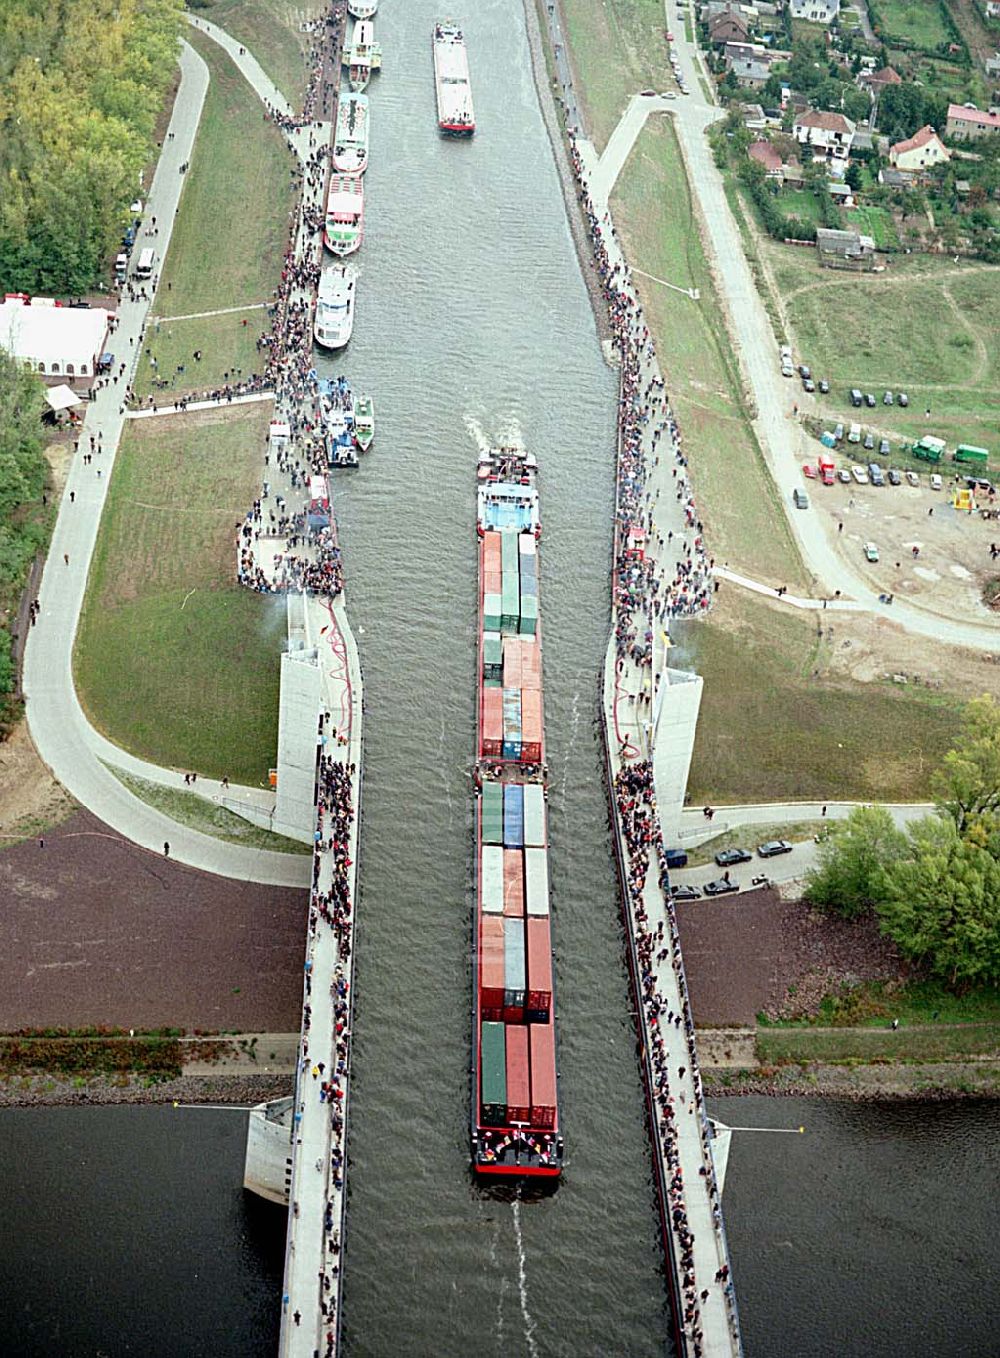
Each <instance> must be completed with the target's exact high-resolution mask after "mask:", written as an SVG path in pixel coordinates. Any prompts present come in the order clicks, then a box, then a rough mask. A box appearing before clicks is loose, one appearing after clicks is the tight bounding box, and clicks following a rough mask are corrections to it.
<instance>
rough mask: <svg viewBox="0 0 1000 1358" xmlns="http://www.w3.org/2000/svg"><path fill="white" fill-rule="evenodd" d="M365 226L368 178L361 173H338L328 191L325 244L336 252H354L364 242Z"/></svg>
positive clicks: (324, 227) (346, 253)
mask: <svg viewBox="0 0 1000 1358" xmlns="http://www.w3.org/2000/svg"><path fill="white" fill-rule="evenodd" d="M364 230H365V181H364V179H363V178H361V177H360V176H355V175H349V174H335V175H331V177H330V187H329V189H328V190H327V195H326V221H325V223H324V226H323V244H324V245H325V246H326V248H327V249H328V250H329V251H330V252H331V253H332V254H335V255H341V256H343V255H351V254H353V253H354V251H355V250H357V249H358V247H359V246H360V245H361V241H362V239H363V237H364Z"/></svg>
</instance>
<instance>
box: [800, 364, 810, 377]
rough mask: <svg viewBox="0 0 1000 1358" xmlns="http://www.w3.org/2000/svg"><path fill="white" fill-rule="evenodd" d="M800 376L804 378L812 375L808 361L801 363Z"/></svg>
mask: <svg viewBox="0 0 1000 1358" xmlns="http://www.w3.org/2000/svg"><path fill="white" fill-rule="evenodd" d="M799 376H800V377H801V378H803V380H804V379H805V378H807V377H812V369H811V368H810V367H809V364H808V363H800V364H799Z"/></svg>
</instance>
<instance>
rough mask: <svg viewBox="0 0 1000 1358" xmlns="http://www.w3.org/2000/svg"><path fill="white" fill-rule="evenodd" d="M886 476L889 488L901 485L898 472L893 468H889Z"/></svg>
mask: <svg viewBox="0 0 1000 1358" xmlns="http://www.w3.org/2000/svg"><path fill="white" fill-rule="evenodd" d="M888 475H889V485H890V486H901V485H902V484H903V478H902V477H901V476H900V474H899V472H898V471H897V470H896V468H895V467H890V468H889V472H888Z"/></svg>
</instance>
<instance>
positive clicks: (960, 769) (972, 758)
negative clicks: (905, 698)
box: [931, 693, 1000, 835]
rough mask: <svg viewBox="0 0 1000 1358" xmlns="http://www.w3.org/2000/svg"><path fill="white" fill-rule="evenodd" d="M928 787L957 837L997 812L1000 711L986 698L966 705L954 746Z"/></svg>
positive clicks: (999, 775) (986, 695)
mask: <svg viewBox="0 0 1000 1358" xmlns="http://www.w3.org/2000/svg"><path fill="white" fill-rule="evenodd" d="M931 786H932V789H933V791H934V795H935V798H936V800H937V804H938V806H939V807H940V809H941V810H942V811H943V812H944V813H945V814H946V815H948V816H950V817H951V819H952V820H953V821H954V823H955V828H956V830H957V831H958V833H959V834H960V835H965V834H966V833H967V832H968V831H969V829H970V828H971V827H972V826H973V825H974V824H975V823H976V822H977V821H978V820H979V819H980V818H981V817H983V816H984V815H996V814H998V812H1000V707H998V706H997V704H996V702H995V700H994V699H993V697H992V696H991V695H990V694H988V693H984V694H983V695H982V697H981V698H973V700H972V701H971V702H970V703H967V704H966V707H965V712H964V714H963V717H962V726H961V731H960V735H959V740H958V744H957V745H956V747H955V748H954V749H953V750H949V751H948V753H947V754H946V755H945V757H944V761H943V765H942V767H941V769H940V770H939V771H938V773H937V774H936V775H935V777H934V779H933V781H932V784H931Z"/></svg>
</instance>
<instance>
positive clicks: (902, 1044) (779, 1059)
mask: <svg viewBox="0 0 1000 1358" xmlns="http://www.w3.org/2000/svg"><path fill="white" fill-rule="evenodd" d="M998 1053H1000V1025H996V1024H965V1025H962V1026H960V1027H955V1028H943V1027H938V1028H900V1029H899V1030H898V1031H897V1032H893V1031H892V1029H891V1028H888V1027H887V1026H885V1025H883V1026H882V1027H881V1028H845V1029H838V1028H832V1029H831V1028H819V1029H817V1028H761V1029H759V1030H758V1032H757V1059H758V1060H759V1061H760V1062H761V1064H762V1065H765V1066H767V1065H781V1064H783V1063H785V1062H789V1061H792V1062H808V1061H826V1062H847V1063H854V1062H867V1061H949V1060H954V1059H956V1058H961V1057H965V1056H995V1055H997V1054H998Z"/></svg>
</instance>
